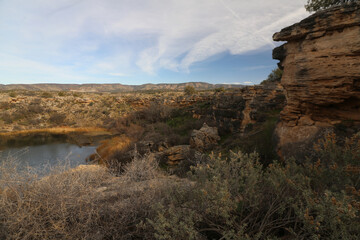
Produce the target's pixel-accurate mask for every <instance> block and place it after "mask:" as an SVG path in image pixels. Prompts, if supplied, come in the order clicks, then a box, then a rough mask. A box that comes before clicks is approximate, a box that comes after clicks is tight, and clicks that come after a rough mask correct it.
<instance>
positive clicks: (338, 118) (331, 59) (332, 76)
mask: <svg viewBox="0 0 360 240" xmlns="http://www.w3.org/2000/svg"><path fill="white" fill-rule="evenodd" d="M273 39H274V41H287V43H285V44H284V45H282V46H280V47H277V48H275V49H274V51H273V58H274V59H278V60H280V63H279V67H280V68H282V69H283V70H284V73H283V76H282V79H281V84H282V86H283V87H284V90H285V95H286V100H287V104H286V106H285V108H284V110H283V111H282V112H281V116H280V123H279V124H278V125H277V128H276V134H277V136H278V138H279V145H278V147H279V153H280V154H281V155H282V156H283V157H289V156H291V155H294V154H295V155H296V154H297V155H299V154H300V155H301V154H305V152H306V148H307V147H310V144H311V143H312V142H313V141H314V139H315V138H316V137H319V136H320V135H321V134H323V133H324V129H325V130H326V129H331V128H334V127H336V126H339V125H340V126H343V128H345V130H346V131H354V130H353V129H354V127H355V128H358V126H359V125H360V3H353V4H346V5H344V6H337V7H333V8H330V9H328V10H324V11H320V12H318V13H315V14H313V15H312V16H310V17H308V18H306V19H304V20H302V21H301V22H299V23H296V24H294V25H292V26H290V27H287V28H284V29H283V30H281V31H280V32H278V33H275V34H274V36H273Z"/></svg>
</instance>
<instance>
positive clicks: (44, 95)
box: [41, 92, 53, 98]
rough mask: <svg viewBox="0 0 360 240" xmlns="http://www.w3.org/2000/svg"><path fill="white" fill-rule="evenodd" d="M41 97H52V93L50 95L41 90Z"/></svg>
mask: <svg viewBox="0 0 360 240" xmlns="http://www.w3.org/2000/svg"><path fill="white" fill-rule="evenodd" d="M41 97H42V98H52V97H53V95H52V94H51V93H50V92H43V93H42V94H41Z"/></svg>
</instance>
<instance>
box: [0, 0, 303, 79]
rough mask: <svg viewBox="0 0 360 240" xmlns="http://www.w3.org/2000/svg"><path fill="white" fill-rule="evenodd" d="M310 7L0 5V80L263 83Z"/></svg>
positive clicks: (127, 0)
mask: <svg viewBox="0 0 360 240" xmlns="http://www.w3.org/2000/svg"><path fill="white" fill-rule="evenodd" d="M305 3H306V0H298V1H289V0H252V1H242V0H181V1H180V0H101V1H99V0H52V1H49V0H31V1H29V0H0V83H1V84H11V83H122V84H143V83H180V82H197V81H203V82H209V83H239V84H244V83H245V84H256V83H259V82H261V81H262V80H263V79H265V78H266V76H267V75H268V74H269V73H270V72H271V70H272V69H274V68H275V67H276V61H275V60H272V59H271V52H272V49H273V48H274V47H275V46H277V45H279V43H274V42H273V41H272V35H273V33H274V32H276V31H279V30H281V29H282V28H283V27H286V26H289V25H291V24H293V23H295V22H298V21H300V20H301V19H303V18H305V17H306V16H308V13H306V11H305V9H304V4H305Z"/></svg>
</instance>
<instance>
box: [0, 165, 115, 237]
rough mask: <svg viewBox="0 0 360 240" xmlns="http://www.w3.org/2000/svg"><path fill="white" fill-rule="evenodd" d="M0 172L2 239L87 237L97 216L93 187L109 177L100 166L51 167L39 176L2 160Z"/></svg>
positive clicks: (0, 231)
mask: <svg viewBox="0 0 360 240" xmlns="http://www.w3.org/2000/svg"><path fill="white" fill-rule="evenodd" d="M0 174H1V179H0V186H1V187H0V189H2V191H0V237H2V239H79V238H91V235H90V234H91V232H92V231H91V229H92V227H93V224H94V223H95V222H96V221H97V220H98V217H99V216H98V212H97V206H96V205H95V202H94V201H93V199H94V196H95V193H96V188H98V187H99V186H100V185H101V183H102V182H103V181H104V180H105V179H107V178H109V174H108V173H107V171H106V170H105V169H104V168H102V167H100V166H84V167H78V168H76V169H73V170H68V171H65V172H60V171H59V170H54V171H52V172H51V173H50V174H49V175H48V176H46V177H44V178H42V179H39V177H38V175H37V174H36V173H34V172H32V171H31V170H25V171H20V172H19V171H18V167H17V166H16V165H13V164H11V163H9V162H7V161H4V162H3V164H2V166H1V173H0ZM88 234H89V235H88Z"/></svg>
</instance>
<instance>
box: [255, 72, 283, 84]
mask: <svg viewBox="0 0 360 240" xmlns="http://www.w3.org/2000/svg"><path fill="white" fill-rule="evenodd" d="M282 74H283V71H282V70H281V69H280V68H275V69H274V70H272V71H271V73H270V74H269V76H268V77H267V79H266V80H264V81H262V82H261V83H260V84H266V83H273V82H280V80H281V77H282Z"/></svg>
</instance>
